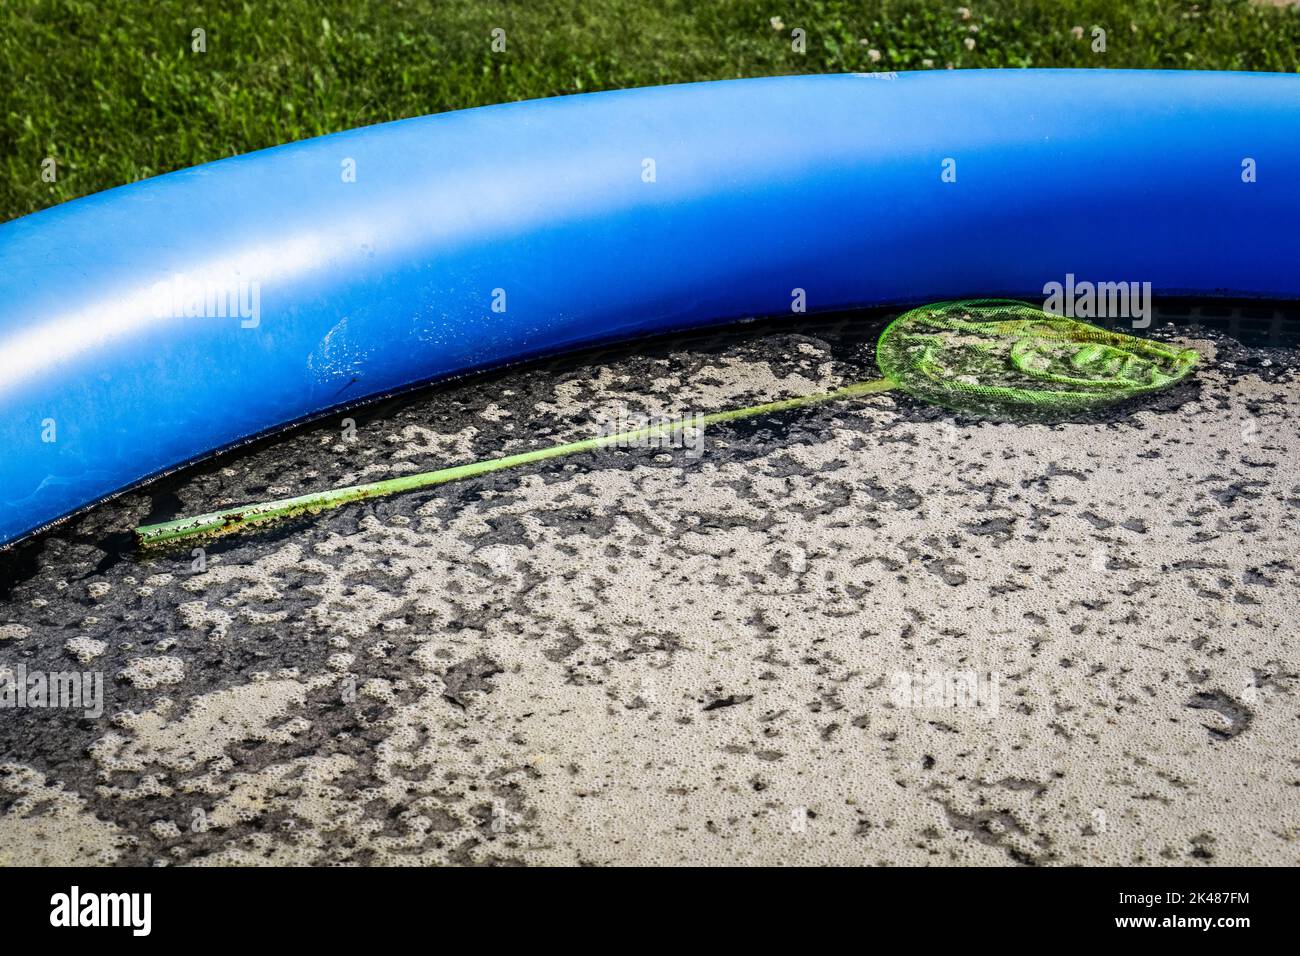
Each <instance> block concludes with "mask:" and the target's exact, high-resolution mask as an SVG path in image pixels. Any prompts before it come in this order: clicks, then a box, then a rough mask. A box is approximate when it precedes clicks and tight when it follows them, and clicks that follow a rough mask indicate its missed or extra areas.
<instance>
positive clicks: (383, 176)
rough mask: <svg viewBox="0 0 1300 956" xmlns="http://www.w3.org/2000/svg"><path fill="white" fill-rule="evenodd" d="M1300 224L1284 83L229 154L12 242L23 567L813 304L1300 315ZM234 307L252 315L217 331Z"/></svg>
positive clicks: (865, 96)
mask: <svg viewBox="0 0 1300 956" xmlns="http://www.w3.org/2000/svg"><path fill="white" fill-rule="evenodd" d="M946 159H951V160H954V161H955V171H956V181H955V182H945V181H944V178H943V176H942V175H941V174H942V172H943V164H944V160H946ZM1246 159H1252V160H1254V163H1255V169H1256V181H1255V182H1245V181H1243V175H1242V173H1243V161H1244V160H1246ZM649 161H652V163H651V162H649ZM349 170H354V171H355V181H348V180H349V176H348V175H347V174H348V172H349ZM651 173H653V175H651ZM1298 223H1300V77H1296V76H1286V75H1278V74H1244V73H1179V72H1126V71H1109V70H1096V71H1061V72H1057V71H987V72H986V71H960V72H927V73H913V74H901V75H897V76H893V75H845V76H824V77H797V78H782V79H759V80H740V81H734V82H723V83H704V84H693V85H685V86H673V87H660V88H650V89H640V90H631V91H624V92H612V93H599V94H592V95H585V96H572V97H563V98H558V99H549V100H539V101H533V102H526V103H518V104H509V105H503V106H495V107H488V108H484V109H476V110H467V111H464V112H457V113H448V114H443V115H438V116H429V117H424V118H420V119H413V120H405V121H401V122H397V123H390V124H385V125H382V126H375V127H370V128H367V129H361V130H354V131H351V132H346V133H339V134H336V135H333V136H326V137H322V138H320V139H315V140H309V141H306V142H302V143H295V144H291V145H288V146H282V147H277V148H275V149H269V150H264V151H262V152H258V153H253V154H250V155H247V156H240V157H236V158H233V159H227V160H222V161H220V162H216V163H211V164H208V165H204V166H199V167H196V168H194V169H189V170H185V171H182V172H177V173H172V174H170V175H166V176H161V177H158V178H156V179H151V180H147V181H144V182H140V183H136V184H134V185H130V186H125V187H122V188H120V189H113V190H110V191H108V192H104V193H100V194H98V195H94V196H90V197H88V198H85V199H81V200H77V201H75V202H70V203H67V204H64V205H62V206H58V207H55V208H52V209H49V210H46V211H43V212H40V213H36V214H34V215H31V216H27V217H24V218H21V219H17V220H14V221H12V222H9V223H7V224H4V225H2V226H0V449H2V450H0V545H3V544H5V543H9V542H12V541H14V540H17V539H18V538H20V537H22V536H24V535H25V534H27V533H29V532H31V531H33V530H34V529H37V528H39V527H41V526H42V525H44V524H46V523H48V522H50V521H52V520H54V519H57V518H59V517H60V516H63V515H66V514H68V513H70V512H73V511H75V510H78V509H80V508H82V507H84V506H86V505H88V504H90V503H93V502H95V501H96V500H99V499H101V498H103V497H105V496H107V495H110V494H112V493H114V492H117V491H120V490H122V489H125V488H127V487H130V486H132V485H134V484H137V483H139V482H141V481H142V480H144V479H147V478H149V477H151V476H153V475H156V474H159V473H161V472H164V471H166V470H169V469H172V468H175V467H177V466H180V465H182V464H185V463H187V462H191V461H194V460H197V459H199V458H202V457H204V456H206V455H209V454H211V453H213V452H214V451H216V450H219V449H222V448H225V447H228V446H230V445H232V444H234V443H237V442H239V441H241V440H244V439H248V438H250V437H252V436H255V435H258V434H260V433H264V432H266V431H268V430H270V429H273V428H275V427H277V426H280V425H283V424H287V423H290V422H294V421H298V420H302V419H304V418H307V417H310V416H313V415H317V414H320V413H322V412H324V411H326V410H329V409H331V408H334V407H337V406H340V405H343V404H348V403H353V402H357V401H360V400H362V399H364V398H367V397H371V396H376V395H379V394H383V393H389V392H392V391H394V390H396V389H400V388H402V387H405V386H409V385H412V384H415V383H419V382H425V381H430V380H435V379H440V378H445V377H447V376H451V375H456V374H460V373H465V372H468V371H472V370H475V369H482V368H486V367H490V366H497V365H501V364H503V363H506V362H510V361H513V360H518V359H522V358H526V357H530V356H537V355H543V354H549V353H556V352H560V351H564V350H569V349H573V348H576V347H579V346H583V345H586V344H592V343H595V342H600V341H610V340H617V339H624V338H629V337H632V336H636V335H641V334H644V333H653V332H662V331H668V330H674V329H684V328H690V327H697V326H701V325H706V324H713V323H720V322H725V321H728V320H734V319H742V318H746V317H749V316H761V315H776V314H781V313H788V312H789V311H790V309H791V302H792V290H794V289H803V290H805V291H806V298H807V308H808V310H809V312H820V311H825V310H834V309H845V308H851V307H858V306H872V305H884V304H908V303H915V302H922V301H929V300H938V299H950V298H956V297H962V296H976V295H992V294H1007V295H1018V296H1026V297H1031V298H1039V299H1041V298H1042V289H1043V286H1044V284H1045V283H1047V282H1051V281H1064V278H1065V276H1066V274H1067V273H1073V274H1074V275H1075V276H1077V277H1078V278H1079V279H1080V280H1091V281H1149V282H1151V283H1152V284H1153V288H1154V293H1155V295H1156V296H1159V295H1172V294H1192V295H1198V296H1220V295H1222V296H1228V295H1231V296H1258V297H1266V298H1275V299H1294V298H1300V226H1298V225H1297V224H1298ZM177 277H179V278H177ZM160 283H161V284H162V285H160ZM241 283H242V285H241ZM218 284H233V288H234V289H235V291H236V292H237V293H242V295H243V302H242V303H238V302H237V305H239V304H242V305H244V306H245V309H244V312H245V313H246V316H241V315H240V314H236V315H234V316H229V315H227V316H225V317H222V316H219V315H210V314H209V315H206V316H205V315H187V314H186V312H187V311H199V312H215V311H218V310H217V309H216V308H215V306H216V299H215V298H213V299H212V300H211V301H205V302H202V303H201V305H200V306H199V307H198V308H197V309H196V308H195V304H194V303H192V302H191V303H186V302H185V301H184V298H185V297H186V296H188V295H191V294H193V293H194V292H196V291H197V292H201V293H205V294H207V293H211V292H214V291H215V286H216V285H218ZM163 289H170V290H176V291H179V292H180V293H181V295H180V296H179V297H177V296H175V295H173V294H172V293H171V292H168V293H166V294H164V293H163V292H162V290H163ZM498 290H500V291H498ZM254 292H256V293H257V294H258V297H259V298H258V299H257V300H255V299H254ZM172 298H179V301H175V302H173V301H171V299H172ZM254 303H255V304H256V305H257V308H256V309H253V308H252V306H253V305H254ZM187 305H188V309H187ZM494 305H495V306H496V309H494ZM502 306H504V311H498V310H497V309H500V308H501V307H502ZM234 311H235V312H236V313H238V312H239V310H238V308H236V309H235V310H234ZM254 313H256V315H255V316H254ZM254 318H256V322H254ZM50 439H53V440H50Z"/></svg>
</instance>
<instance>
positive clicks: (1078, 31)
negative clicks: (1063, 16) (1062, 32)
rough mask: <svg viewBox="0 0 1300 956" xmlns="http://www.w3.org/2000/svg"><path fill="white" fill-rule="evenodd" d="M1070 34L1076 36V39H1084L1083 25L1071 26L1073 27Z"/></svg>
mask: <svg viewBox="0 0 1300 956" xmlns="http://www.w3.org/2000/svg"><path fill="white" fill-rule="evenodd" d="M1070 36H1072V37H1074V38H1075V39H1076V40H1082V39H1083V27H1071V28H1070Z"/></svg>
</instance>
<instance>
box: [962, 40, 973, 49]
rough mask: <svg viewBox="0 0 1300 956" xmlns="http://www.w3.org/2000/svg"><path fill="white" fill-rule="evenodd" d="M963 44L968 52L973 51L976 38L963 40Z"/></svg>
mask: <svg viewBox="0 0 1300 956" xmlns="http://www.w3.org/2000/svg"><path fill="white" fill-rule="evenodd" d="M961 42H962V43H963V44H964V45H965V46H966V49H968V50H973V49H975V38H974V37H967V38H966V39H965V40H962V41H961Z"/></svg>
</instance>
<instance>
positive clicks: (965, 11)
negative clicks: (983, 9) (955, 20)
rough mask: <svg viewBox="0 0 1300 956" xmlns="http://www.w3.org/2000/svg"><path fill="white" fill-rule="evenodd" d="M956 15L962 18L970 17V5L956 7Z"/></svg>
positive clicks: (967, 18)
mask: <svg viewBox="0 0 1300 956" xmlns="http://www.w3.org/2000/svg"><path fill="white" fill-rule="evenodd" d="M957 16H959V17H961V18H962V19H963V20H969V19H970V7H958V8H957Z"/></svg>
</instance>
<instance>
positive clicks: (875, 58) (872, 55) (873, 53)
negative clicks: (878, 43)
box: [867, 50, 880, 63]
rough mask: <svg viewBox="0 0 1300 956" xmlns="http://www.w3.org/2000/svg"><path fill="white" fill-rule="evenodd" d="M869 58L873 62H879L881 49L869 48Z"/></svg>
mask: <svg viewBox="0 0 1300 956" xmlns="http://www.w3.org/2000/svg"><path fill="white" fill-rule="evenodd" d="M867 59H868V60H870V61H871V62H872V63H879V62H880V51H879V50H868V51H867Z"/></svg>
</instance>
